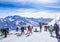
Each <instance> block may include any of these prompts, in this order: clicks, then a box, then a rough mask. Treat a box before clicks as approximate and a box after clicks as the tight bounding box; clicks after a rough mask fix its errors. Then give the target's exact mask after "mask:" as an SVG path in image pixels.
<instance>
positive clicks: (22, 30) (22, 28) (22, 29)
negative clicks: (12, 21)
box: [21, 27, 25, 35]
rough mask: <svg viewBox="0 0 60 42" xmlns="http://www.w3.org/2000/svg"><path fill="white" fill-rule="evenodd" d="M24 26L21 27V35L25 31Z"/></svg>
mask: <svg viewBox="0 0 60 42" xmlns="http://www.w3.org/2000/svg"><path fill="white" fill-rule="evenodd" d="M24 29H25V28H24V27H21V35H22V34H23V33H24Z"/></svg>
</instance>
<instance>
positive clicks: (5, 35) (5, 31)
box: [4, 29, 7, 37]
mask: <svg viewBox="0 0 60 42" xmlns="http://www.w3.org/2000/svg"><path fill="white" fill-rule="evenodd" d="M4 37H7V29H4Z"/></svg>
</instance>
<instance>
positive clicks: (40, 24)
mask: <svg viewBox="0 0 60 42" xmlns="http://www.w3.org/2000/svg"><path fill="white" fill-rule="evenodd" d="M39 26H40V32H41V29H42V23H41V22H39Z"/></svg>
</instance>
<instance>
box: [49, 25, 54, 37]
mask: <svg viewBox="0 0 60 42" xmlns="http://www.w3.org/2000/svg"><path fill="white" fill-rule="evenodd" d="M53 29H54V28H53V26H52V25H50V27H49V32H50V34H51V36H52V33H53Z"/></svg>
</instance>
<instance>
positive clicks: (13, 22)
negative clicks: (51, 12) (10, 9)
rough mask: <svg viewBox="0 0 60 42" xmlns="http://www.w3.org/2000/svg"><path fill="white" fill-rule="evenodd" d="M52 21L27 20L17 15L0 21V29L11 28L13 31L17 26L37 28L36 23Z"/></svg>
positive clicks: (43, 19)
mask: <svg viewBox="0 0 60 42" xmlns="http://www.w3.org/2000/svg"><path fill="white" fill-rule="evenodd" d="M51 20H52V19H51V18H27V17H21V16H18V15H14V16H7V17H5V18H4V19H3V18H1V19H0V28H6V27H8V28H11V29H15V28H16V27H17V26H22V25H33V26H38V22H44V23H48V22H50V21H51Z"/></svg>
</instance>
